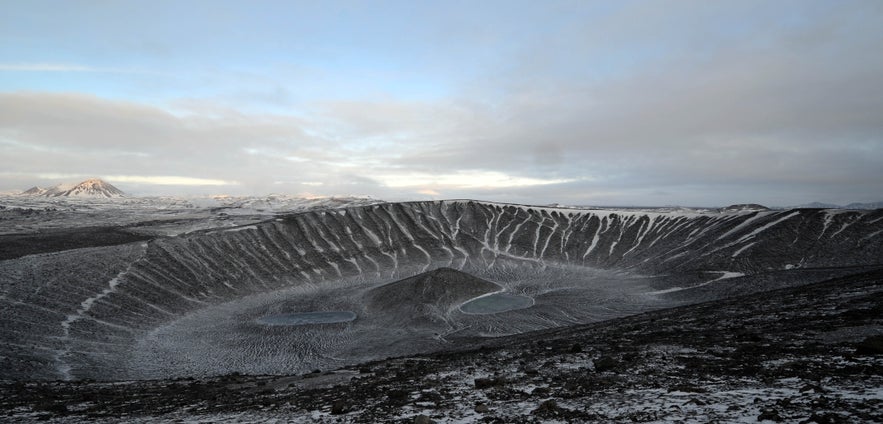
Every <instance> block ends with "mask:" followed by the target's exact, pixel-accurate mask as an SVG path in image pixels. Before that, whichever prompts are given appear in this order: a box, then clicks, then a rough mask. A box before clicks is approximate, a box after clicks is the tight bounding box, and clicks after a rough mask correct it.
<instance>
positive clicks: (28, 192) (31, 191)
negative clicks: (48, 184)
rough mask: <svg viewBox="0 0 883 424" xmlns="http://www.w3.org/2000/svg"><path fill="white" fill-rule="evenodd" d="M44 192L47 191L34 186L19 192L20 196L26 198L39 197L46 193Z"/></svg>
mask: <svg viewBox="0 0 883 424" xmlns="http://www.w3.org/2000/svg"><path fill="white" fill-rule="evenodd" d="M46 191H47V189H45V188H42V187H37V186H34V187H31V188H29V189H27V190H25V191H23V192H21V194H25V195H28V196H39V195H41V194H43V193H46Z"/></svg>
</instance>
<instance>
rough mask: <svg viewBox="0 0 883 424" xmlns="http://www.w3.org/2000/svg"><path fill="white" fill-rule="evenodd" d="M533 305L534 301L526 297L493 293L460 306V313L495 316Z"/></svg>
mask: <svg viewBox="0 0 883 424" xmlns="http://www.w3.org/2000/svg"><path fill="white" fill-rule="evenodd" d="M533 304H534V300H533V299H532V298H530V297H527V296H522V295H518V294H512V293H494V294H490V295H487V296H481V297H477V298H475V299H472V300H470V301H468V302H466V303H464V304H462V305H460V311H461V312H463V313H464V314H472V315H485V314H497V313H500V312H506V311H512V310H515V309H524V308H529V307H531V306H533Z"/></svg>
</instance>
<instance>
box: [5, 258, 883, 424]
mask: <svg viewBox="0 0 883 424" xmlns="http://www.w3.org/2000/svg"><path fill="white" fill-rule="evenodd" d="M0 395H2V396H0V398H2V401H0V408H2V409H3V413H4V414H5V417H6V419H8V420H11V421H27V420H33V421H36V420H48V421H50V422H80V421H82V422H101V421H109V422H123V421H125V422H139V421H154V420H167V421H179V420H181V421H187V422H266V421H276V422H366V423H371V422H402V423H410V422H492V423H509V422H662V421H664V422H696V423H704V422H806V423H810V422H815V423H820V424H821V423H861V422H866V423H872V422H881V421H883V270H875V271H868V272H862V273H859V274H856V275H852V276H849V277H845V278H837V279H833V280H830V281H825V282H822V283H816V284H812V285H808V286H803V287H796V288H787V289H782V290H777V291H772V292H766V293H760V294H754V295H748V296H741V297H735V298H729V299H724V300H718V301H714V302H708V303H702V304H698V305H691V306H685V307H678V308H672V309H666V310H660V311H655V312H649V313H644V314H640V315H636V316H631V317H626V318H620V319H615V320H611V321H606V322H600V323H594V324H589V325H579V326H573V327H567V328H560V329H554V330H546V331H540V332H533V333H528V334H521V335H517V336H511V337H505V338H500V339H494V340H491V341H485V342H477V343H475V344H473V345H471V346H468V347H466V346H464V347H463V350H458V351H450V352H440V353H435V354H429V355H420V356H412V357H401V358H394V359H388V360H382V361H374V362H369V363H365V364H362V365H359V366H352V367H345V368H342V369H337V370H328V371H324V372H316V373H308V374H306V375H297V376H243V375H238V374H231V375H226V376H221V377H218V378H211V379H202V380H193V379H176V380H166V381H133V382H115V383H99V382H88V381H79V382H17V383H4V384H2V385H0Z"/></svg>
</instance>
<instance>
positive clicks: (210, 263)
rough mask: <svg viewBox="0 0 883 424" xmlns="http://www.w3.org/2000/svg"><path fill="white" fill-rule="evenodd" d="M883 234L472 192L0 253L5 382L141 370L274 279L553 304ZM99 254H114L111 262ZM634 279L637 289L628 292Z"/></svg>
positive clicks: (879, 244) (870, 242)
mask: <svg viewBox="0 0 883 424" xmlns="http://www.w3.org/2000/svg"><path fill="white" fill-rule="evenodd" d="M881 229H883V211H881V210H876V211H845V212H839V211H838V213H836V214H831V213H828V212H826V211H824V210H792V211H757V212H738V213H715V214H706V213H695V212H689V211H688V212H672V213H665V212H647V211H616V210H579V209H568V208H543V207H530V206H523V205H506V204H494V203H483V202H474V201H465V200H464V201H437V202H410V203H388V204H377V205H369V206H360V207H351V208H344V209H336V210H321V211H310V212H305V213H299V214H293V215H290V216H285V217H280V218H274V219H270V220H267V221H265V222H260V223H250V224H248V225H244V226H242V227H241V228H238V231H197V232H193V233H188V234H183V235H180V236H176V237H169V238H160V239H155V240H153V241H151V242H149V244H148V245H147V246H146V247H143V246H141V244H135V245H124V246H117V247H109V248H96V249H93V250H92V251H90V253H89V254H88V255H84V254H83V253H82V252H76V251H70V252H62V253H57V254H47V255H35V256H27V257H24V258H19V259H15V260H9V261H3V262H0V290H2V292H0V314H2V317H0V318H2V322H3V324H2V325H3V327H2V328H0V339H2V340H3V341H4V342H5V343H4V344H3V346H2V347H0V349H2V350H0V355H2V360H3V361H4V362H5V363H4V364H0V365H2V366H0V369H2V370H3V371H0V378H22V377H42V378H58V377H64V378H67V377H70V378H85V377H91V378H124V377H130V376H131V375H130V374H127V373H128V372H129V369H130V367H131V366H132V365H131V363H129V362H127V361H128V360H129V357H130V355H131V350H132V349H133V347H134V346H136V345H137V344H138V343H139V342H141V341H143V340H145V337H147V336H148V335H149V334H156V333H155V330H157V329H158V328H160V327H163V326H166V328H170V327H168V326H169V325H174V324H175V323H176V322H178V321H179V320H181V319H182V318H184V317H188V316H193V315H194V314H197V313H198V312H199V311H203V310H207V309H208V308H212V307H215V306H217V305H230V304H231V302H233V303H235V302H236V301H237V300H238V299H244V298H246V297H249V296H255V295H261V294H265V293H273V292H275V291H278V290H288V289H294V288H303V289H304V290H307V289H309V290H313V288H321V287H326V286H328V287H330V286H333V285H334V284H336V282H340V281H349V282H350V283H347V284H351V285H355V286H357V287H362V286H365V287H367V286H370V285H372V284H380V283H384V282H389V281H393V280H396V279H399V278H404V277H407V276H410V275H414V274H416V273H419V272H423V271H427V270H430V269H433V268H436V267H440V266H446V267H451V268H455V269H465V270H469V271H472V272H477V273H481V272H483V273H485V274H487V275H496V276H504V277H505V278H508V281H509V282H508V283H507V284H509V285H510V287H512V288H517V287H521V288H522V289H524V290H533V291H532V292H531V293H529V294H530V295H531V296H536V297H538V298H540V299H542V298H541V297H540V296H543V295H546V294H543V293H545V292H543V290H553V289H554V290H565V289H567V287H576V288H577V289H580V290H582V289H583V288H585V287H588V286H590V285H591V284H593V283H592V281H590V277H589V276H590V275H592V274H591V273H590V272H589V271H581V270H598V269H600V270H608V271H609V272H615V273H622V274H623V275H626V276H636V275H660V274H667V275H681V274H683V275H687V274H689V273H695V272H696V271H708V270H711V271H720V272H727V273H742V274H746V275H751V274H755V273H761V272H766V271H771V270H784V269H791V268H798V269H799V268H810V267H840V266H858V265H867V264H877V263H880V255H879V252H881V251H883V236H881V233H880V230H881ZM103 257H108V258H113V260H112V261H111V262H110V263H109V264H108V265H102V263H103V262H101V260H99V258H103ZM519 267H521V268H519ZM545 268H550V269H551V268H555V269H558V270H564V271H559V272H558V274H550V275H559V276H562V277H560V278H559V280H558V281H557V282H555V284H557V285H550V286H538V285H535V284H534V285H524V284H520V283H519V282H518V275H519V273H520V272H521V271H519V269H545ZM52 270H56V271H55V272H57V273H58V274H60V275H57V276H55V275H53V274H52ZM566 270H576V271H566ZM725 275H735V274H725ZM47 276H51V278H48V279H47V278H46V277H47ZM624 278H625V277H624ZM629 278H631V277H629ZM712 279H713V278H712ZM733 280H737V279H735V278H734V279H733ZM738 280H741V279H738ZM723 283H724V282H718V283H715V284H714V285H717V284H723ZM714 285H711V286H714ZM678 286H680V285H678ZM334 287H337V286H334ZM543 287H546V288H543ZM657 288H658V289H665V288H666V287H657ZM703 288H705V287H703ZM634 289H635V287H634V286H629V290H632V292H629V293H631V294H629V296H632V295H634ZM646 291H647V292H650V291H652V290H649V289H648V290H646ZM310 293H312V292H310ZM561 293H564V294H566V293H568V292H566V290H565V291H563V292H561ZM580 293H583V292H580ZM586 293H587V292H586ZM553 294H554V293H553ZM579 296H584V294H580V295H579ZM579 296H576V299H571V300H570V301H571V302H573V305H574V306H573V309H567V308H564V309H560V310H556V309H555V308H554V302H552V301H551V300H550V301H549V302H548V303H544V302H541V301H538V303H537V307H536V308H530V309H528V310H525V312H520V313H523V314H530V315H519V316H523V320H522V321H518V320H511V322H513V323H516V324H517V325H516V326H515V327H513V328H511V329H510V330H512V331H520V330H528V329H536V328H538V327H537V326H539V325H543V324H542V320H546V321H547V322H546V324H545V325H546V326H555V325H563V324H565V323H566V322H568V319H570V318H568V316H569V315H572V314H573V313H576V312H578V311H581V310H585V308H587V307H588V306H586V305H590V304H591V300H590V299H587V298H579ZM561 298H562V299H566V296H563V297H561ZM648 302H650V300H648ZM84 305H86V306H88V307H85V306H84ZM580 305H583V306H580ZM622 305H626V303H623V304H622ZM623 307H630V306H627V305H626V306H623ZM542 308H547V309H542ZM580 308H582V309H580ZM636 308H637V307H636ZM635 310H636V311H637V310H640V309H639V308H638V309H635ZM537 311H542V313H538V312H537ZM619 313H620V314H623V313H626V311H624V310H623V311H620V312H619ZM438 317H439V319H440V320H442V321H440V322H443V321H444V320H445V319H448V318H447V316H446V315H444V314H441V315H438ZM573 319H574V320H580V319H585V317H577V318H573ZM357 322H358V320H357ZM518 323H521V324H518ZM499 325H500V326H505V325H507V323H506V322H505V320H501V321H500V324H499ZM489 330H492V331H494V332H497V333H499V332H502V331H504V330H505V329H504V328H503V327H495V328H490V329H489ZM176 331H177V330H176ZM175 334H179V333H175ZM495 334H496V333H495ZM182 359H183V358H182ZM196 360H202V359H199V358H197V359H196ZM206 360H210V359H206Z"/></svg>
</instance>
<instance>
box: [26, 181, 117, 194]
mask: <svg viewBox="0 0 883 424" xmlns="http://www.w3.org/2000/svg"><path fill="white" fill-rule="evenodd" d="M22 194H23V195H28V196H44V197H87V198H115V197H125V195H126V193H123V191H122V190H120V189H118V188H116V187H114V186H113V185H111V184H110V183H108V182H106V181H104V180H101V179H98V178H90V179H88V180H86V181H83V182H80V183H79V184H75V185H71V184H59V185H57V186H55V187H50V188H40V187H31V188H29V189H27V190H25V191H24V192H22Z"/></svg>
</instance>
